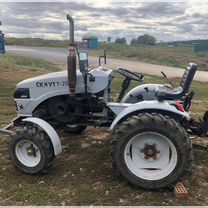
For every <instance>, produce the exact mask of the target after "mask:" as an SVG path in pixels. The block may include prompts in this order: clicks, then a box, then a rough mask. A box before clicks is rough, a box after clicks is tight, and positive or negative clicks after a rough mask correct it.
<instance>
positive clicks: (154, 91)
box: [0, 15, 207, 189]
mask: <svg viewBox="0 0 208 208" xmlns="http://www.w3.org/2000/svg"><path fill="white" fill-rule="evenodd" d="M67 19H68V20H69V21H70V33H71V34H70V45H69V54H68V57H67V66H68V67H67V71H62V72H56V73H50V74H46V75H43V76H39V77H35V78H31V79H27V80H24V81H22V82H20V83H19V84H17V88H16V91H15V93H14V99H15V103H16V108H17V113H18V117H17V118H15V119H14V120H13V121H12V122H11V124H9V125H7V126H6V127H5V128H3V129H1V130H0V133H3V134H6V135H9V136H11V138H12V139H11V142H10V145H9V153H10V157H11V159H12V161H13V163H14V165H15V166H16V167H17V168H19V169H20V170H21V171H23V172H25V173H28V174H36V173H39V172H46V171H47V170H48V169H49V167H51V166H52V164H53V160H54V158H55V156H57V155H58V154H60V153H61V151H62V147H61V141H60V139H59V136H58V134H57V133H56V131H55V130H54V128H55V129H56V128H65V129H67V130H68V131H69V132H74V133H75V132H76V133H79V132H81V131H83V130H84V129H85V128H86V127H87V126H100V127H110V129H112V142H111V147H110V149H111V150H110V153H111V156H112V164H113V167H114V168H115V170H116V172H117V173H118V174H119V175H121V176H123V177H124V178H125V179H126V180H127V181H128V182H130V183H131V184H133V185H135V186H137V187H141V188H145V189H158V188H162V187H166V186H170V185H171V184H174V183H175V182H176V181H177V180H179V179H180V178H181V177H182V176H184V175H185V173H186V172H187V171H189V170H190V168H191V161H192V142H191V139H190V138H189V136H188V133H191V134H197V135H203V134H206V132H207V114H205V117H204V120H203V121H202V122H201V123H198V122H195V121H194V120H193V119H192V118H191V117H190V114H189V113H188V107H189V106H190V103H191V99H192V94H191V95H187V92H188V89H189V86H190V84H191V81H192V79H193V76H194V73H195V71H196V68H197V66H196V65H195V64H191V65H190V66H189V67H188V69H187V70H186V71H185V73H184V76H183V79H182V82H181V86H180V87H179V88H177V89H176V88H175V89H172V88H170V87H169V86H161V85H152V84H150V85H140V86H138V87H136V88H134V89H133V90H131V91H130V92H129V93H128V94H127V95H126V96H125V97H124V94H125V92H126V90H127V89H128V86H129V84H130V82H131V80H136V81H138V82H139V83H141V82H142V81H143V79H144V76H142V75H138V74H136V73H133V72H130V71H128V70H126V69H122V68H121V69H119V70H118V71H119V72H120V74H122V75H123V76H124V77H125V79H124V82H123V84H122V90H121V92H120V95H119V98H118V101H119V102H117V103H115V102H111V82H112V81H113V78H114V77H113V75H112V70H111V69H109V68H106V67H103V66H99V67H97V68H92V69H89V68H88V56H87V53H86V52H79V51H78V49H77V46H76V44H75V43H74V21H73V18H72V17H71V16H70V15H67ZM77 57H78V60H79V70H76V65H77V64H76V60H77ZM105 58H106V57H105Z"/></svg>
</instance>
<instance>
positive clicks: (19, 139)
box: [9, 125, 55, 174]
mask: <svg viewBox="0 0 208 208" xmlns="http://www.w3.org/2000/svg"><path fill="white" fill-rule="evenodd" d="M9 154H10V158H11V160H12V162H13V163H14V165H15V166H16V167H17V168H18V169H20V170H21V171H23V172H25V173H28V174H36V173H39V172H46V171H47V169H48V168H49V167H51V166H52V164H53V159H54V158H55V155H54V150H53V145H52V143H51V141H50V139H49V137H48V135H47V134H46V133H45V132H42V131H41V130H40V129H39V128H38V127H35V126H33V125H30V126H27V127H25V128H24V130H22V131H21V132H18V133H16V134H15V135H13V136H12V139H11V142H10V144H9Z"/></svg>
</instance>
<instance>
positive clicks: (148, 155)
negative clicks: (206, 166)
mask: <svg viewBox="0 0 208 208" xmlns="http://www.w3.org/2000/svg"><path fill="white" fill-rule="evenodd" d="M111 155H112V159H113V167H114V168H115V170H116V172H117V173H118V174H119V175H121V176H123V177H124V178H125V179H126V180H127V181H128V182H130V183H131V184H133V185H135V186H137V187H141V188H145V189H158V188H163V187H167V186H169V185H171V184H173V183H175V182H176V181H177V180H178V179H179V178H180V177H182V176H183V175H184V174H185V173H186V172H187V171H188V170H190V166H191V159H192V144H191V141H190V139H189V138H188V136H187V134H186V132H185V130H184V129H183V128H182V127H181V126H180V125H179V124H178V123H176V121H174V120H173V119H170V118H166V117H164V116H162V115H160V114H147V113H146V114H139V115H137V116H132V117H130V118H129V119H127V120H126V121H125V122H123V123H122V124H121V125H120V126H119V127H118V129H117V130H116V131H115V132H114V134H113V140H112V143H111Z"/></svg>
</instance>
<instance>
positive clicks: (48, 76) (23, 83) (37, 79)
mask: <svg viewBox="0 0 208 208" xmlns="http://www.w3.org/2000/svg"><path fill="white" fill-rule="evenodd" d="M61 78H67V71H60V72H53V73H48V74H43V75H40V76H37V77H33V78H29V79H25V80H23V81H21V82H19V83H18V84H17V87H18V88H19V87H24V86H25V87H28V85H30V84H31V83H34V82H40V81H45V80H49V79H61Z"/></svg>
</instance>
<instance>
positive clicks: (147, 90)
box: [144, 87, 151, 98]
mask: <svg viewBox="0 0 208 208" xmlns="http://www.w3.org/2000/svg"><path fill="white" fill-rule="evenodd" d="M144 89H145V91H146V92H147V94H148V95H149V97H150V98H151V95H150V92H149V88H148V87H145V88H144Z"/></svg>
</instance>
